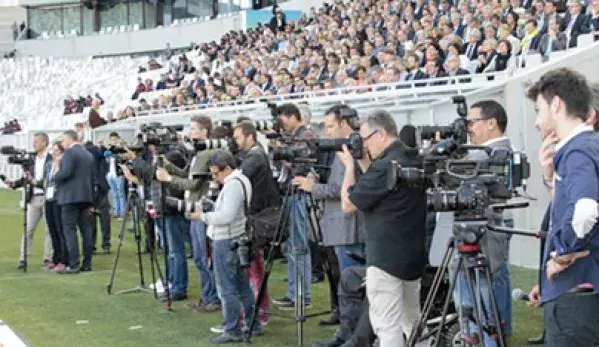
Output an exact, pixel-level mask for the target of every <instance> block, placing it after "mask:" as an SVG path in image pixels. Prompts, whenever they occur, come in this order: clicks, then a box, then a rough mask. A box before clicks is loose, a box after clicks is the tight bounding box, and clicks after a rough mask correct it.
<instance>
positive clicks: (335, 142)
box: [316, 132, 364, 159]
mask: <svg viewBox="0 0 599 347" xmlns="http://www.w3.org/2000/svg"><path fill="white" fill-rule="evenodd" d="M343 145H346V146H347V149H349V151H350V152H351V153H352V156H353V157H354V158H355V159H362V158H363V157H364V146H363V141H362V137H361V136H360V133H358V132H353V133H351V134H350V135H349V137H348V138H340V139H318V140H316V147H318V150H320V151H322V152H340V151H341V150H342V147H343Z"/></svg>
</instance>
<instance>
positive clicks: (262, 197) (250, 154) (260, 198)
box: [233, 122, 281, 323]
mask: <svg viewBox="0 0 599 347" xmlns="http://www.w3.org/2000/svg"><path fill="white" fill-rule="evenodd" d="M256 135H257V133H256V128H255V127H254V125H253V124H252V123H250V122H241V123H239V124H237V125H236V126H235V128H234V129H233V139H234V140H235V142H236V143H237V146H238V148H239V150H240V151H241V152H242V153H243V155H242V156H240V157H239V159H241V164H240V166H239V169H240V170H241V172H242V173H243V175H244V176H246V177H247V178H248V179H249V180H250V182H251V184H252V192H253V193H252V200H251V204H250V215H251V216H254V215H257V214H259V213H260V212H262V211H264V210H266V209H267V208H269V207H275V206H280V205H281V198H280V196H279V189H278V187H277V182H276V181H275V179H274V177H273V174H272V170H271V168H270V162H269V160H268V154H266V152H265V151H264V148H263V147H262V146H261V145H260V144H259V143H257V142H256ZM277 213H278V212H277ZM262 232H263V231H260V230H257V231H256V233H257V234H261V233H262ZM254 241H256V240H254ZM263 276H264V258H263V254H262V250H261V249H256V256H255V257H254V259H253V260H252V263H251V267H250V269H249V277H250V281H251V282H252V286H253V289H254V292H255V294H256V295H257V294H258V291H259V290H260V281H261V280H262V277H263ZM264 293H265V294H264V298H263V300H262V303H261V307H260V320H261V322H262V323H265V322H267V321H268V310H269V300H270V299H269V296H268V289H267V290H266V291H265V292H264ZM256 299H257V298H256Z"/></svg>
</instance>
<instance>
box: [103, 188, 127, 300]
mask: <svg viewBox="0 0 599 347" xmlns="http://www.w3.org/2000/svg"><path fill="white" fill-rule="evenodd" d="M132 200H133V198H132V197H129V199H127V211H128V210H129V208H130V207H131V203H132ZM128 219H129V215H128V214H127V213H125V218H123V224H122V225H121V231H120V232H119V236H118V239H119V245H118V246H117V249H116V254H115V255H114V260H113V262H112V271H111V273H110V282H108V285H107V286H106V290H107V291H108V294H112V286H113V284H114V278H115V275H116V266H117V264H118V261H119V256H120V255H121V248H122V247H123V239H124V237H125V229H127V220H128Z"/></svg>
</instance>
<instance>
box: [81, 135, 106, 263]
mask: <svg viewBox="0 0 599 347" xmlns="http://www.w3.org/2000/svg"><path fill="white" fill-rule="evenodd" d="M85 149H87V151H88V152H89V153H91V155H92V156H93V158H94V172H95V182H94V210H93V213H92V214H91V216H90V219H91V220H90V223H91V227H92V245H93V248H92V249H93V251H94V252H95V251H96V241H97V237H98V222H97V219H96V216H99V217H100V228H101V232H102V246H101V247H102V253H104V254H109V253H110V204H109V202H108V190H109V188H108V181H107V180H106V175H107V174H108V162H107V161H106V158H104V152H103V151H102V150H101V149H100V147H98V146H96V145H94V144H93V143H92V142H91V141H88V142H86V143H85Z"/></svg>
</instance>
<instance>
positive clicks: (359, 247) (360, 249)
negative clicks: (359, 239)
mask: <svg viewBox="0 0 599 347" xmlns="http://www.w3.org/2000/svg"><path fill="white" fill-rule="evenodd" d="M335 254H336V255H337V262H338V263H339V273H342V272H343V270H345V269H347V268H348V267H350V266H363V265H362V264H360V263H358V262H357V261H355V260H354V259H353V258H352V257H350V256H349V255H348V254H355V255H358V256H360V257H363V258H364V257H365V252H364V244H363V243H354V244H351V245H338V246H335Z"/></svg>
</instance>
